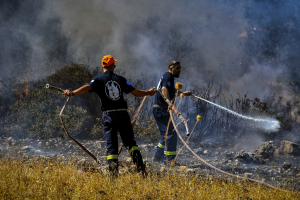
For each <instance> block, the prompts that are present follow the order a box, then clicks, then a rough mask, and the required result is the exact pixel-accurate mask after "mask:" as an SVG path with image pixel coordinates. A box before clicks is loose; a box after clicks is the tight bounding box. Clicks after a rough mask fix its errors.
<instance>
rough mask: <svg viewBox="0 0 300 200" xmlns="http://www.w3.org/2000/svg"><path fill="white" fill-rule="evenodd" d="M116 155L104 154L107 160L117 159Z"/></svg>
mask: <svg viewBox="0 0 300 200" xmlns="http://www.w3.org/2000/svg"><path fill="white" fill-rule="evenodd" d="M118 157H119V156H118V155H108V156H106V159H107V160H112V159H118Z"/></svg>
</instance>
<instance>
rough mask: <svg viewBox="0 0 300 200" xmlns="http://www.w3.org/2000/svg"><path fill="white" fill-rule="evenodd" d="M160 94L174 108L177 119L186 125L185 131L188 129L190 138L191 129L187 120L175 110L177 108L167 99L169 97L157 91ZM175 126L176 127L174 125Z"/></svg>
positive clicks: (187, 133)
mask: <svg viewBox="0 0 300 200" xmlns="http://www.w3.org/2000/svg"><path fill="white" fill-rule="evenodd" d="M156 91H158V92H159V93H160V95H161V96H162V98H163V99H164V100H165V102H166V103H167V104H168V105H169V106H171V107H172V109H173V110H174V111H175V113H176V114H177V117H178V118H179V119H180V120H181V121H182V122H183V123H184V125H185V129H186V136H190V132H189V127H188V125H187V122H186V120H185V119H184V117H183V116H182V115H181V113H180V112H179V111H178V110H177V109H176V108H175V106H174V105H173V104H172V103H171V102H170V101H169V99H167V97H165V95H163V94H162V92H161V91H160V90H156ZM174 126H175V125H174Z"/></svg>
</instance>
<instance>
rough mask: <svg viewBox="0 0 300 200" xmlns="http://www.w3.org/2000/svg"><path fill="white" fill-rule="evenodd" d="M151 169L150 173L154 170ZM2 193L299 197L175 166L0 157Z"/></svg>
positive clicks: (53, 196) (2, 195)
mask: <svg viewBox="0 0 300 200" xmlns="http://www.w3.org/2000/svg"><path fill="white" fill-rule="evenodd" d="M154 174H155V175H154ZM0 198H1V199H299V198H300V195H299V194H297V193H295V192H281V191H275V190H272V189H269V188H266V187H264V186H261V185H257V184H251V183H248V182H240V183H238V182H235V183H234V182H230V181H226V180H221V179H217V178H212V177H210V178H201V177H196V176H187V175H185V174H181V173H179V172H177V173H176V172H174V173H173V174H168V173H166V174H165V175H162V174H160V175H158V174H157V173H152V174H151V175H149V176H148V177H147V178H142V177H140V176H139V175H138V174H130V173H126V174H122V175H120V176H119V178H116V179H112V178H110V176H109V175H106V174H104V173H93V172H84V173H79V171H78V168H77V167H76V166H75V165H73V164H72V162H60V160H59V159H57V160H54V161H53V160H52V161H51V163H50V162H49V161H47V160H45V159H40V158H33V159H26V161H25V160H24V159H19V160H18V159H8V158H5V159H1V160H0Z"/></svg>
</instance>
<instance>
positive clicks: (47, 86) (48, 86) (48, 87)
mask: <svg viewBox="0 0 300 200" xmlns="http://www.w3.org/2000/svg"><path fill="white" fill-rule="evenodd" d="M46 88H47V89H52V90H56V91H59V92H62V93H64V90H63V89H61V88H57V87H53V86H51V85H49V84H46ZM70 99H71V97H68V99H67V101H66V103H65V105H64V106H63V108H62V109H61V111H60V113H59V118H60V120H61V123H62V125H63V127H64V129H65V132H66V134H67V135H68V137H69V138H71V139H72V140H73V141H74V142H75V143H76V144H78V146H80V147H81V148H82V150H84V151H85V152H86V153H87V154H89V156H91V157H92V158H93V159H94V160H95V161H96V162H97V163H100V162H99V160H98V159H97V158H96V156H94V154H92V153H91V152H90V151H89V150H87V149H86V148H85V147H84V146H83V145H82V144H80V142H78V141H77V140H75V138H73V137H72V136H71V135H70V134H69V132H68V130H67V128H66V126H65V123H64V121H63V118H62V113H63V111H64V109H65V107H66V106H67V104H68V102H69V101H70Z"/></svg>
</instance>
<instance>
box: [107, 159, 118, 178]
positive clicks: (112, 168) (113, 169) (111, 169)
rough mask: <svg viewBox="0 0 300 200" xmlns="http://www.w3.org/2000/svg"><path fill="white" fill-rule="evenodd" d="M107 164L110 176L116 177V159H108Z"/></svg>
mask: <svg viewBox="0 0 300 200" xmlns="http://www.w3.org/2000/svg"><path fill="white" fill-rule="evenodd" d="M108 166H109V167H108V169H109V172H110V174H111V176H112V177H113V178H117V177H118V175H119V164H118V160H115V159H111V160H108Z"/></svg>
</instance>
